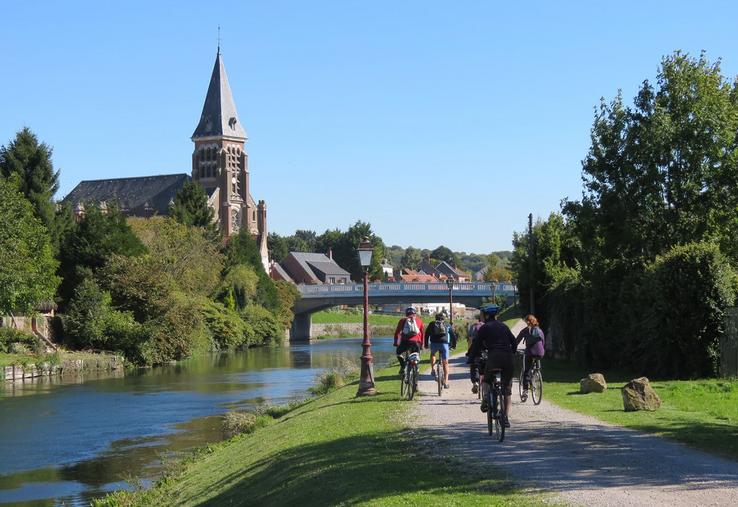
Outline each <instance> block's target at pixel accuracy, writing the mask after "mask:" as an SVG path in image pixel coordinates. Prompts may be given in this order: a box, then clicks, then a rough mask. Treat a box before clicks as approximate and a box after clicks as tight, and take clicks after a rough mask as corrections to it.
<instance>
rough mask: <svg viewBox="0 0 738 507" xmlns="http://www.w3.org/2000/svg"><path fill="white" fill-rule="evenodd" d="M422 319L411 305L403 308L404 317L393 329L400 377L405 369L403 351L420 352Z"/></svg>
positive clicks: (422, 329)
mask: <svg viewBox="0 0 738 507" xmlns="http://www.w3.org/2000/svg"><path fill="white" fill-rule="evenodd" d="M424 331H425V329H424V327H423V321H422V320H421V319H420V317H418V316H417V314H416V312H415V308H413V307H412V306H410V307H408V308H406V309H405V317H403V318H402V319H400V321H399V322H398V323H397V328H396V329H395V340H394V345H395V347H397V351H396V352H395V353H396V354H397V359H399V361H400V377H402V374H403V371H404V370H405V357H404V356H403V354H404V353H405V352H410V353H412V352H420V351H421V350H423V334H424Z"/></svg>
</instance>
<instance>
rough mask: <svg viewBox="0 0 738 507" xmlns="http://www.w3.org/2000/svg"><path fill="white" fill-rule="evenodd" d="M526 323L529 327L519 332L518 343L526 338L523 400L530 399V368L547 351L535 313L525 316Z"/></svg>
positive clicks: (521, 397)
mask: <svg viewBox="0 0 738 507" xmlns="http://www.w3.org/2000/svg"><path fill="white" fill-rule="evenodd" d="M525 323H526V324H528V327H526V328H524V329H523V330H522V331H520V334H518V340H517V343H520V342H521V341H523V340H525V370H524V373H523V394H522V395H521V396H520V399H521V400H522V401H525V400H527V399H528V386H529V384H530V370H531V368H532V367H533V360H534V359H541V358H542V357H543V354H545V352H546V348H545V338H544V335H543V330H541V328H540V326H539V325H538V319H537V318H536V316H535V315H533V314H530V315H526V316H525ZM516 348H517V345H516Z"/></svg>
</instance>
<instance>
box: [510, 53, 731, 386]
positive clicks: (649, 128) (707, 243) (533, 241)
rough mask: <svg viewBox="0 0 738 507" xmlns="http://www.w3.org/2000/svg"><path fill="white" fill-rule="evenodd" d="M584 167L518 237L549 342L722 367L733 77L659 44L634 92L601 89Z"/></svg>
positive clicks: (633, 360)
mask: <svg viewBox="0 0 738 507" xmlns="http://www.w3.org/2000/svg"><path fill="white" fill-rule="evenodd" d="M582 179H583V191H582V198H581V199H580V200H564V201H563V203H562V207H561V210H560V211H559V212H557V213H552V214H551V215H550V216H549V217H548V218H547V219H545V220H539V221H538V222H537V223H536V224H535V225H534V227H533V234H532V237H529V236H528V234H527V231H526V232H520V233H515V234H514V236H513V246H514V253H513V257H512V261H511V265H512V268H513V271H514V273H515V276H516V278H517V280H518V287H519V290H520V295H521V301H522V303H523V304H524V305H525V306H526V307H527V306H528V301H529V295H530V291H531V290H533V293H534V296H535V307H536V311H537V312H538V313H539V314H540V315H541V317H542V318H543V321H544V324H545V325H546V326H547V327H548V329H549V331H550V334H551V336H552V338H553V340H554V343H553V345H554V349H555V351H556V352H557V353H558V354H560V355H564V356H567V357H572V358H577V359H579V360H580V361H582V362H586V363H588V364H591V365H595V366H613V365H619V366H627V367H629V368H635V369H638V370H640V371H641V372H642V373H645V374H649V375H657V376H666V377H672V378H693V377H700V376H706V375H716V374H719V373H720V371H719V364H720V346H719V345H720V339H721V337H722V336H723V334H724V331H725V329H724V326H725V324H724V321H725V316H724V312H725V309H726V308H728V307H730V306H732V305H734V304H735V301H736V293H738V276H737V275H736V269H737V268H738V243H737V242H736V238H738V192H736V188H738V81H736V80H729V79H727V78H726V77H725V76H723V75H722V73H721V69H720V62H719V61H717V62H710V61H708V59H707V58H706V56H705V55H704V54H702V55H700V56H699V57H698V58H694V57H691V56H689V55H688V54H685V53H682V52H675V53H673V54H671V55H669V56H666V57H664V58H663V59H662V61H661V65H660V68H659V72H658V75H657V79H656V82H655V83H651V82H649V81H648V80H646V81H644V82H643V83H642V85H641V87H640V89H639V90H638V93H637V95H636V96H635V98H634V100H633V103H632V105H627V104H626V103H625V102H624V100H623V97H622V95H621V94H620V93H619V94H618V95H617V96H616V97H615V98H614V99H613V100H612V101H610V102H606V101H605V100H604V99H603V100H602V101H601V103H600V105H599V107H598V108H597V109H596V112H595V118H594V123H593V126H592V130H591V146H590V148H589V152H588V153H587V155H586V157H585V159H584V160H583V162H582ZM530 255H532V262H531V258H530ZM528 309H529V308H528Z"/></svg>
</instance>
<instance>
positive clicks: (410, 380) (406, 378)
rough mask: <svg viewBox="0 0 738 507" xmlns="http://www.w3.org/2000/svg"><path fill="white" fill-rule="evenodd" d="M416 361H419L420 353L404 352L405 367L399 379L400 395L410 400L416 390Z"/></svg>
mask: <svg viewBox="0 0 738 507" xmlns="http://www.w3.org/2000/svg"><path fill="white" fill-rule="evenodd" d="M418 363H420V353H418V352H412V353H410V354H407V353H406V354H405V369H404V370H403V372H402V379H401V380H400V397H401V398H407V399H408V400H412V399H413V396H415V391H417V390H418Z"/></svg>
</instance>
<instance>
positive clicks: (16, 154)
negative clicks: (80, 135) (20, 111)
mask: <svg viewBox="0 0 738 507" xmlns="http://www.w3.org/2000/svg"><path fill="white" fill-rule="evenodd" d="M51 153H52V149H51V148H50V147H49V146H48V145H47V144H46V143H39V142H38V138H37V137H36V135H35V134H34V133H33V132H31V130H30V129H29V128H28V127H23V129H21V130H20V131H19V132H18V133H17V134H16V135H15V139H13V140H12V141H10V143H9V144H8V146H2V147H0V176H3V177H5V178H10V177H11V176H12V175H16V176H17V177H18V181H19V182H20V187H19V190H20V191H21V192H22V193H23V195H25V196H26V198H27V199H28V200H29V201H30V202H31V204H32V205H33V210H34V214H35V215H36V217H37V218H38V219H39V220H41V223H42V224H43V225H44V226H45V227H46V229H47V230H51V229H52V227H53V223H54V211H55V207H54V201H53V198H54V194H55V193H56V191H57V190H58V189H59V171H54V165H53V164H52V162H51Z"/></svg>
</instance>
